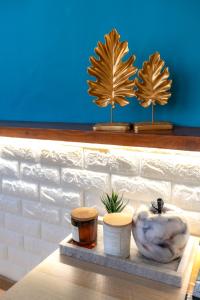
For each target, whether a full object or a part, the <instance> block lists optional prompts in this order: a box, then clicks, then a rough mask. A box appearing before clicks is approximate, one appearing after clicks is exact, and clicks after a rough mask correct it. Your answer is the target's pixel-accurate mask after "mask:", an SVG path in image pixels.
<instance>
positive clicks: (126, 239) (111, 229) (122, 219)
mask: <svg viewBox="0 0 200 300" xmlns="http://www.w3.org/2000/svg"><path fill="white" fill-rule="evenodd" d="M131 228H132V216H130V215H128V214H123V213H111V214H107V215H106V216H105V217H104V219H103V233H104V253H105V254H109V255H114V256H118V257H122V258H126V257H128V256H129V255H130V238H131Z"/></svg>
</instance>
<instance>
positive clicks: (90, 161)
mask: <svg viewBox="0 0 200 300" xmlns="http://www.w3.org/2000/svg"><path fill="white" fill-rule="evenodd" d="M84 167H85V168H86V169H89V170H95V171H103V172H106V171H107V172H109V170H110V152H109V150H108V149H101V150H100V149H99V150H93V149H84Z"/></svg>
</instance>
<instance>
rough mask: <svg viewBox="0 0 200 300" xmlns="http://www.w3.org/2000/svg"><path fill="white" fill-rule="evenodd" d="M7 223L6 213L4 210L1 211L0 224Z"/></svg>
mask: <svg viewBox="0 0 200 300" xmlns="http://www.w3.org/2000/svg"><path fill="white" fill-rule="evenodd" d="M4 223H5V213H4V212H2V211H1V212H0V226H3V225H4Z"/></svg>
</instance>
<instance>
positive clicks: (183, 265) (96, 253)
mask: <svg viewBox="0 0 200 300" xmlns="http://www.w3.org/2000/svg"><path fill="white" fill-rule="evenodd" d="M197 248H198V241H197V239H196V238H194V237H190V238H189V241H188V243H187V245H186V247H185V250H184V253H183V256H182V257H181V258H179V259H176V260H175V261H173V262H171V263H168V264H161V263H157V262H154V261H152V260H149V259H145V258H144V257H143V256H142V255H140V254H139V252H138V250H137V247H136V245H135V242H134V240H133V238H131V254H130V257H129V258H127V259H122V258H118V257H115V256H111V255H105V254H104V251H103V226H102V225H99V226H98V240H97V246H96V247H94V248H93V249H86V248H83V247H80V246H77V245H74V244H72V235H71V234H70V235H69V236H68V237H67V238H66V239H64V240H63V241H62V242H61V243H60V253H61V254H64V255H67V256H72V257H74V258H77V259H80V260H83V261H87V262H91V263H95V264H98V265H101V266H105V267H108V268H112V269H116V270H120V271H123V272H126V273H129V274H133V275H138V276H142V277H145V278H148V279H152V280H156V281H159V282H163V283H166V284H169V285H173V286H176V287H181V285H182V280H183V278H184V273H185V271H186V270H187V275H188V272H191V270H192V265H193V261H194V258H195V253H196V250H197ZM187 277H188V280H189V276H187Z"/></svg>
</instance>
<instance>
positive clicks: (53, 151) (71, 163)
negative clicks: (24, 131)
mask: <svg viewBox="0 0 200 300" xmlns="http://www.w3.org/2000/svg"><path fill="white" fill-rule="evenodd" d="M41 161H42V162H44V163H49V164H56V165H59V166H66V167H82V165H83V151H82V149H81V148H80V147H71V146H67V145H64V144H58V143H57V146H55V145H54V146H50V147H48V149H46V148H45V149H42V151H41Z"/></svg>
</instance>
